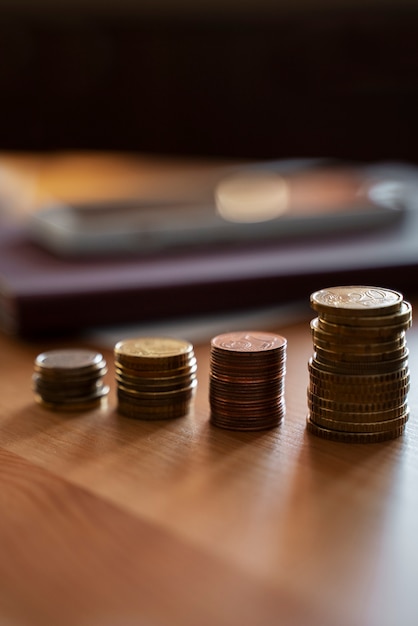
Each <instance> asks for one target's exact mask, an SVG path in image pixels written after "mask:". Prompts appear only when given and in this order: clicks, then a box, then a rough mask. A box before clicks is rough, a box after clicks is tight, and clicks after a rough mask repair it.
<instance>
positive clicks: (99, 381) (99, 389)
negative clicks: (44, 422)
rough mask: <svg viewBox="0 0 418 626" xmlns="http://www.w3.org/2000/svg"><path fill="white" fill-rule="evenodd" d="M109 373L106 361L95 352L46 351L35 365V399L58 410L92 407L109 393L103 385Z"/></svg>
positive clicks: (73, 349)
mask: <svg viewBox="0 0 418 626" xmlns="http://www.w3.org/2000/svg"><path fill="white" fill-rule="evenodd" d="M106 373H107V366H106V361H105V359H104V358H103V356H102V355H101V354H100V353H99V352H95V351H94V350H84V349H77V348H68V349H63V350H50V351H49V352H43V353H42V354H39V355H38V356H37V357H36V359H35V364H34V373H33V376H32V381H33V389H34V392H35V399H36V401H37V402H39V404H42V405H43V406H45V407H47V408H51V409H55V410H59V411H65V410H67V411H78V410H84V409H89V408H92V407H94V406H96V405H98V404H99V403H100V402H101V400H102V398H104V397H105V396H106V395H107V394H108V392H109V387H108V385H105V384H104V382H103V377H104V375H105V374H106Z"/></svg>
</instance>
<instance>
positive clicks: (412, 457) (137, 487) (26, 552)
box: [0, 286, 418, 626]
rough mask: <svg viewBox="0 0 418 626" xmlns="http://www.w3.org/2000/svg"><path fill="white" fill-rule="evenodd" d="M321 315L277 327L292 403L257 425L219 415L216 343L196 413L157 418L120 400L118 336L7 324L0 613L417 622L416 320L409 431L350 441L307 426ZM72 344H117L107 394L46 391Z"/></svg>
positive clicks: (0, 340) (89, 625) (50, 624)
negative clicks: (86, 406) (254, 428)
mask: <svg viewBox="0 0 418 626" xmlns="http://www.w3.org/2000/svg"><path fill="white" fill-rule="evenodd" d="M314 287H315V286H313V288H314ZM417 305H418V303H417ZM309 319H310V317H309V315H308V316H307V317H306V319H303V320H302V321H298V322H295V323H294V324H287V325H283V324H281V323H279V322H278V323H277V325H276V327H275V328H274V330H276V331H277V332H279V333H280V334H282V335H283V336H285V337H286V338H287V340H288V357H287V374H286V406H287V413H286V419H285V421H284V423H283V424H282V425H281V426H280V427H278V428H275V429H272V430H269V431H263V432H258V433H240V432H231V431H227V430H222V429H218V428H215V427H213V426H211V425H210V424H209V402H208V383H209V369H208V367H209V345H208V343H207V342H202V343H195V352H196V356H197V360H198V390H197V394H196V398H195V401H194V405H193V407H192V408H191V410H190V412H189V414H188V415H187V416H185V417H183V418H180V419H176V420H168V421H164V422H155V423H153V422H143V421H139V420H133V419H128V418H125V417H122V416H120V415H118V413H117V403H116V393H115V382H114V377H113V355H112V351H111V350H109V349H104V350H103V349H102V348H101V346H100V345H95V344H91V343H88V342H87V341H86V339H85V338H84V339H83V340H81V339H77V338H72V339H69V338H67V339H62V340H58V339H54V340H42V341H41V340H38V341H31V342H29V341H23V340H20V339H19V338H16V337H9V336H6V335H1V334H0V385H1V394H0V483H1V484H0V624H5V625H7V626H57V625H58V624H59V625H60V626H67V625H68V626H96V625H97V626H134V625H135V626H137V625H139V626H167V625H169V626H189V625H190V626H206V625H208V626H213V625H216V626H218V625H219V626H224V625H225V626H235V625H236V626H238V625H239V626H247V625H248V626H254V625H255V624H257V625H263V626H264V625H266V626H267V625H268V626H270V625H271V626H273V625H274V626H277V625H285V626H287V625H292V626H293V625H297V626H316V625H318V626H319V625H321V626H326V625H330V626H336V625H338V626H345V625H347V626H398V625H402V626H409V625H411V626H412V625H414V626H415V625H416V623H417V619H418V595H417V593H416V590H415V587H416V580H417V575H418V541H417V532H418V487H417V485H418V430H417V417H418V385H417V382H418V329H417V327H416V326H413V327H412V328H411V329H410V330H409V331H408V333H407V340H408V346H409V349H410V369H411V391H410V394H409V405H410V408H411V416H410V420H409V422H408V424H407V428H406V432H405V434H404V435H403V436H402V437H400V438H399V439H396V440H394V441H389V442H385V443H379V444H343V443H335V442H329V441H325V440H322V439H319V438H316V437H314V436H312V435H309V433H307V432H306V429H305V417H306V412H307V406H306V387H307V383H308V371H307V361H308V359H309V356H310V355H311V352H312V343H311V336H310V329H309ZM186 338H187V337H186ZM69 345H77V346H84V347H87V346H92V347H96V348H98V349H100V350H101V351H102V352H103V354H104V356H105V357H106V359H107V362H108V366H109V372H108V374H107V376H106V379H107V381H108V383H109V385H110V387H111V390H110V394H109V398H108V401H107V403H104V404H103V406H102V407H100V408H97V409H94V410H90V411H85V412H80V413H75V414H63V413H55V412H53V411H49V410H46V409H44V408H42V407H41V406H39V405H37V404H36V403H35V401H34V398H33V392H32V386H31V376H32V372H33V362H34V359H35V357H36V355H37V354H38V353H39V352H41V351H44V350H47V349H52V348H57V347H65V346H69Z"/></svg>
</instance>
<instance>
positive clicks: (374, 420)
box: [307, 286, 412, 443]
mask: <svg viewBox="0 0 418 626" xmlns="http://www.w3.org/2000/svg"><path fill="white" fill-rule="evenodd" d="M310 301H311V306H312V308H313V309H314V310H315V311H317V313H318V317H316V318H315V319H313V320H312V321H311V332H312V339H313V347H314V353H313V356H312V357H311V358H310V360H309V364H308V369H309V387H308V408H309V413H308V418H307V430H308V431H309V432H311V433H313V434H315V435H318V436H319V437H323V438H325V439H331V440H334V441H343V442H354V443H355V442H365V443H367V442H370V443H371V442H378V441H385V440H387V439H394V438H395V437H398V436H400V435H401V434H402V433H403V432H404V429H405V424H406V422H407V421H408V417H409V409H408V404H407V395H408V391H409V386H410V381H409V367H408V348H407V344H406V331H407V329H408V328H410V326H411V324H412V308H411V305H410V304H409V302H406V301H405V300H404V299H403V296H402V294H401V293H398V292H396V291H392V290H389V289H383V288H380V287H368V286H347V287H332V288H329V289H322V290H320V291H316V292H315V293H313V294H311V298H310Z"/></svg>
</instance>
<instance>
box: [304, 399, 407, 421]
mask: <svg viewBox="0 0 418 626" xmlns="http://www.w3.org/2000/svg"><path fill="white" fill-rule="evenodd" d="M308 407H309V409H310V410H311V411H314V412H315V415H322V417H325V418H327V419H333V420H338V421H341V422H357V423H359V422H384V421H386V420H391V419H395V418H397V417H401V415H403V414H404V413H405V411H406V410H407V408H408V405H407V403H406V402H403V403H401V404H400V405H398V406H396V407H394V408H391V409H385V410H384V411H368V410H367V409H364V410H361V409H359V410H357V411H350V412H349V411H346V410H341V411H332V410H330V409H326V408H324V407H320V406H313V404H312V403H311V402H308Z"/></svg>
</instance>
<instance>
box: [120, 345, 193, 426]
mask: <svg viewBox="0 0 418 626" xmlns="http://www.w3.org/2000/svg"><path fill="white" fill-rule="evenodd" d="M114 355H115V375H116V383H117V396H118V411H119V413H121V414H122V415H125V416H127V417H134V418H138V419H146V420H160V419H169V418H175V417H182V416H183V415H186V413H187V412H188V411H189V409H190V404H191V400H192V398H193V396H194V393H195V389H196V386H197V374H196V372H197V363H196V357H195V355H194V350H193V345H192V344H191V343H189V342H188V341H183V340H180V339H172V338H165V337H138V338H133V339H125V340H122V341H119V342H118V343H117V344H116V346H115V349H114Z"/></svg>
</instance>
